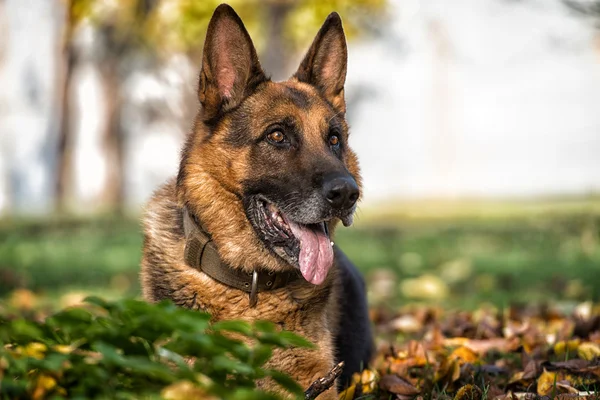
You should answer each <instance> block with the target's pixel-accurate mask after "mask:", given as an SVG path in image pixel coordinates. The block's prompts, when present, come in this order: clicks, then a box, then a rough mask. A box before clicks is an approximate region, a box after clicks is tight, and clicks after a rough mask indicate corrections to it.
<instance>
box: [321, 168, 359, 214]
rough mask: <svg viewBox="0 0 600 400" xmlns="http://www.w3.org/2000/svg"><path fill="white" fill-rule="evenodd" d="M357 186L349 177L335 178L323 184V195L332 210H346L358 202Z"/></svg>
mask: <svg viewBox="0 0 600 400" xmlns="http://www.w3.org/2000/svg"><path fill="white" fill-rule="evenodd" d="M358 193H359V192H358V185H357V184H356V181H355V180H354V178H352V177H351V176H339V175H338V176H335V177H332V178H331V179H328V180H326V181H325V183H324V184H323V195H324V196H325V198H326V199H327V201H328V202H329V203H330V204H331V206H332V207H333V208H337V209H339V210H347V209H349V208H350V207H352V206H353V205H354V204H355V203H356V200H358Z"/></svg>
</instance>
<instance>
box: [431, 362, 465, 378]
mask: <svg viewBox="0 0 600 400" xmlns="http://www.w3.org/2000/svg"><path fill="white" fill-rule="evenodd" d="M458 378H460V365H459V364H458V361H457V360H453V359H449V358H446V359H444V360H443V361H442V363H441V364H440V367H439V368H438V370H437V371H435V374H434V377H433V381H434V382H441V383H445V384H448V383H452V382H455V381H457V380H458Z"/></svg>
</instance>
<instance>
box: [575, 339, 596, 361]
mask: <svg viewBox="0 0 600 400" xmlns="http://www.w3.org/2000/svg"><path fill="white" fill-rule="evenodd" d="M577 354H579V357H581V358H583V359H584V360H588V361H592V360H593V359H594V358H596V357H600V346H599V345H598V344H597V343H592V342H585V343H581V344H580V345H579V348H577Z"/></svg>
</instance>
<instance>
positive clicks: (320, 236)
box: [178, 5, 360, 284]
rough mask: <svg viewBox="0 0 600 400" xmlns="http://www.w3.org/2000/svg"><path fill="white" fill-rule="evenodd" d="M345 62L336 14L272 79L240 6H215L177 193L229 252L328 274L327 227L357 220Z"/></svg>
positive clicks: (313, 274)
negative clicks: (296, 63)
mask: <svg viewBox="0 0 600 400" xmlns="http://www.w3.org/2000/svg"><path fill="white" fill-rule="evenodd" d="M346 63H347V50H346V40H345V37H344V31H343V29H342V22H341V20H340V17H339V15H338V14H336V13H332V14H330V15H329V17H328V18H327V20H326V21H325V23H324V24H323V26H322V28H321V29H320V31H319V32H318V34H317V36H316V38H315V40H314V42H313V44H312V46H311V47H310V49H309V51H308V53H307V54H306V56H305V58H304V60H303V61H302V63H301V64H300V67H299V68H298V70H297V72H296V73H295V74H294V76H293V77H292V78H290V79H289V80H287V81H285V82H272V81H271V80H270V79H269V78H267V76H266V75H265V73H264V72H263V70H262V68H261V66H260V63H259V61H258V57H257V55H256V50H255V49H254V46H253V44H252V41H251V39H250V36H249V35H248V32H247V31H246V29H245V28H244V25H243V23H242V21H241V20H240V18H239V17H238V16H237V14H236V13H235V12H234V11H233V9H232V8H231V7H229V6H227V5H221V6H219V7H218V8H217V9H216V11H215V13H214V15H213V17H212V20H211V21H210V24H209V26H208V31H207V36H206V42H205V45H204V53H203V61H202V71H201V73H200V83H199V91H198V95H199V99H200V103H201V104H202V107H201V110H200V113H199V115H198V118H197V120H196V126H195V130H194V134H193V135H192V136H191V137H190V140H189V141H188V143H187V146H186V149H185V151H184V154H183V158H182V164H181V168H180V173H179V177H178V193H179V196H180V201H182V202H184V203H186V204H188V205H190V206H191V207H192V208H193V209H194V210H196V211H197V212H198V213H199V214H200V217H201V219H202V220H203V221H205V222H207V225H209V226H208V229H209V230H214V232H211V233H212V234H213V237H214V238H215V241H216V242H217V245H220V246H219V247H220V252H221V253H230V254H229V255H232V257H229V259H230V260H231V259H234V258H235V257H233V253H236V252H237V253H238V255H240V256H243V255H244V254H246V255H247V256H248V257H249V258H253V259H258V260H260V261H261V262H262V263H263V264H265V265H267V266H268V267H271V268H277V267H274V266H276V265H280V266H281V265H284V266H287V267H288V268H289V265H292V266H293V267H296V268H299V269H300V270H301V272H302V274H303V275H304V277H305V278H306V279H307V280H308V281H310V282H312V283H315V284H320V283H321V282H323V280H324V279H325V277H326V276H327V272H328V270H329V268H330V267H331V265H332V262H333V249H332V244H331V240H330V238H329V232H331V230H333V228H334V227H335V225H336V223H337V221H340V220H341V221H342V222H343V224H344V225H350V224H351V223H352V216H353V214H354V211H355V208H356V202H357V200H358V198H359V196H360V178H359V170H358V163H357V161H356V156H355V154H354V153H353V152H352V150H351V149H350V148H349V146H348V126H347V123H346V120H345V111H346V106H345V101H344V82H345V79H346ZM207 187H210V189H207ZM217 219H219V221H217ZM231 227H235V228H233V229H228V228H231ZM221 229H226V230H227V229H228V233H227V237H224V235H221V236H220V235H219V234H220V232H217V231H220V230H221ZM247 229H249V230H250V232H248V231H247ZM248 233H250V236H251V237H253V240H254V241H253V242H249V241H248V240H246V238H245V235H247V234H248ZM219 240H220V241H221V243H219ZM255 247H260V249H257V248H255ZM265 248H266V249H268V250H267V251H265V250H264V249H265ZM223 255H224V256H225V258H227V254H222V256H223Z"/></svg>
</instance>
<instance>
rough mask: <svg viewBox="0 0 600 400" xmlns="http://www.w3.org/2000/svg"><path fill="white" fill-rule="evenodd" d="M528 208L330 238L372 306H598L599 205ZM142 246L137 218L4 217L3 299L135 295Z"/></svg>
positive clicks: (366, 224) (367, 221) (365, 227)
mask: <svg viewBox="0 0 600 400" xmlns="http://www.w3.org/2000/svg"><path fill="white" fill-rule="evenodd" d="M593 204H595V203H593ZM527 207H530V206H529V205H528V206H527ZM527 207H524V208H520V209H519V208H518V207H516V206H511V207H507V206H505V207H503V208H502V210H510V213H507V212H505V211H503V213H493V212H492V213H489V212H487V214H486V212H483V211H482V208H481V207H480V208H477V210H478V211H477V212H475V213H474V212H472V213H471V214H469V213H466V212H464V210H463V209H462V208H461V209H460V210H461V211H460V212H458V213H456V212H454V213H452V212H448V208H447V207H446V208H445V209H443V210H444V211H443V212H442V213H441V214H439V213H438V214H439V215H434V214H435V213H431V212H421V213H420V214H419V213H418V212H415V211H414V209H413V210H412V211H411V213H410V215H409V214H406V213H404V214H402V213H396V214H394V213H391V214H389V215H390V216H389V217H387V218H384V217H382V215H381V213H379V214H377V215H378V217H371V216H367V215H369V213H368V212H365V213H364V214H365V216H366V217H364V218H360V219H359V220H358V223H357V224H356V225H357V226H356V227H353V228H349V229H343V228H340V229H339V230H338V234H337V237H336V239H335V241H336V243H337V244H338V245H340V246H341V247H342V248H343V249H344V251H345V252H346V253H347V254H348V256H349V257H350V258H351V259H352V260H353V261H354V262H355V264H356V265H357V266H358V267H359V268H360V269H361V270H362V271H363V272H364V273H365V275H366V276H367V279H368V281H369V288H370V289H371V290H370V295H371V298H372V302H373V303H377V302H380V303H388V304H391V305H397V304H399V303H401V304H406V303H407V302H410V303H411V304H413V303H415V302H416V303H428V304H439V305H443V306H445V307H461V308H467V309H472V308H475V307H477V306H479V305H481V304H482V303H491V304H493V305H496V306H505V305H507V304H509V303H512V302H536V303H544V302H559V303H563V304H565V305H566V306H568V305H570V304H575V303H576V302H579V301H583V300H594V301H599V300H600V240H599V236H600V228H599V227H600V212H599V211H598V207H596V206H595V205H594V206H593V207H573V204H572V203H569V206H568V207H567V208H566V209H562V211H561V209H559V210H558V211H557V209H552V208H548V207H546V208H542V210H545V211H544V212H539V209H536V210H538V211H537V212H533V211H532V210H531V209H529V211H527V210H528V208H527ZM519 210H520V211H519ZM517 211H518V212H517ZM371 215H373V213H371ZM440 215H442V217H440ZM486 215H493V216H492V217H486ZM141 246H142V236H141V232H140V227H139V223H138V221H136V220H134V219H117V218H99V219H94V220H60V219H59V220H49V221H37V222H35V221H33V222H31V221H30V222H26V221H4V222H2V223H0V296H5V295H7V294H8V293H9V292H11V291H12V290H14V289H15V288H20V287H24V288H28V289H30V290H32V291H34V292H41V293H45V294H50V295H52V296H57V295H58V296H60V295H61V294H64V293H67V292H70V291H75V290H79V291H85V292H93V293H99V294H102V293H107V292H108V293H113V294H115V295H123V294H128V295H136V294H139V283H138V278H137V275H138V271H139V260H140V250H141Z"/></svg>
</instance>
